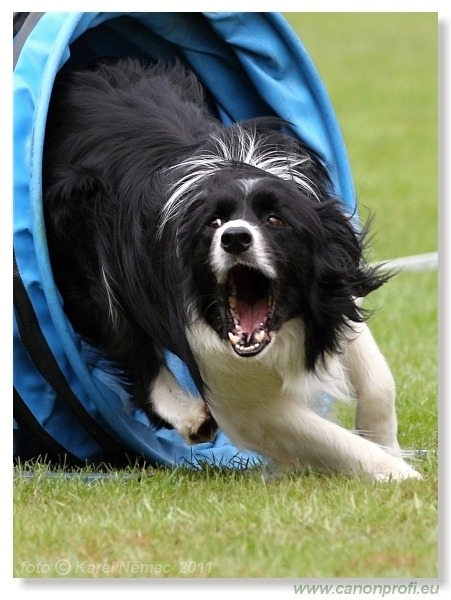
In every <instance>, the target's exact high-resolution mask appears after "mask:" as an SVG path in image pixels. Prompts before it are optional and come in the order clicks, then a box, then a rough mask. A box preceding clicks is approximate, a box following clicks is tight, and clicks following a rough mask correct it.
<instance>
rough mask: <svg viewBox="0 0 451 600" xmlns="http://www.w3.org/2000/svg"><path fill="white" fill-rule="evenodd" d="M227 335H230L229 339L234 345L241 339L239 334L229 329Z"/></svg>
mask: <svg viewBox="0 0 451 600" xmlns="http://www.w3.org/2000/svg"><path fill="white" fill-rule="evenodd" d="M227 335H228V336H229V340H230V342H231V344H232V346H235V345H236V344H238V342H239V341H240V338H239V337H238V336H237V335H235V334H233V333H232V332H231V331H229V332H228V333H227Z"/></svg>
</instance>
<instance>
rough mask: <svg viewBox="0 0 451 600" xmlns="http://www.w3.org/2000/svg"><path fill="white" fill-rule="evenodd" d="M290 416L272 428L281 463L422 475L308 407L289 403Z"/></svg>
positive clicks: (397, 476) (377, 474)
mask: <svg viewBox="0 0 451 600" xmlns="http://www.w3.org/2000/svg"><path fill="white" fill-rule="evenodd" d="M288 414H289V417H290V418H289V419H287V420H286V421H285V420H284V421H283V422H281V421H280V417H279V424H280V425H279V429H278V430H275V431H273V443H272V458H273V459H274V460H275V461H276V462H277V463H279V465H282V468H283V465H285V466H286V467H288V468H290V466H296V465H302V466H311V467H313V468H315V469H319V470H322V471H335V472H339V473H346V474H368V475H372V476H373V477H374V478H375V479H383V480H388V479H393V480H394V481H397V480H402V479H410V478H420V479H421V476H420V475H419V473H417V472H416V471H415V470H414V469H412V467H410V466H409V465H408V464H407V463H405V462H404V461H403V460H402V458H399V457H396V456H392V455H391V454H388V453H387V452H385V451H384V450H383V449H382V448H381V447H380V446H379V445H378V444H375V443H373V442H372V441H370V440H368V439H365V438H363V437H361V436H359V435H356V434H355V433H353V432H351V431H349V430H348V429H345V428H343V427H341V426H340V425H338V424H336V423H332V422H331V421H328V420H327V419H324V418H323V417H321V416H320V415H318V414H316V413H315V412H313V411H312V410H311V409H310V408H308V407H306V406H296V405H295V402H293V403H292V404H291V406H288Z"/></svg>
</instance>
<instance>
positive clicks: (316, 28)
mask: <svg viewBox="0 0 451 600" xmlns="http://www.w3.org/2000/svg"><path fill="white" fill-rule="evenodd" d="M286 16H287V17H288V20H289V22H290V24H291V25H292V26H293V27H294V29H295V30H296V32H297V33H298V35H299V37H300V39H301V40H302V42H303V44H304V45H305V47H306V48H307V50H308V52H309V54H310V57H311V58H312V60H313V62H314V64H315V66H316V67H317V69H318V71H319V73H320V75H321V77H322V79H323V81H324V83H325V85H326V88H327V91H328V93H329V95H330V97H331V100H332V103H333V105H334V108H335V112H336V114H337V118H338V121H339V124H340V127H341V129H342V133H343V137H344V140H345V143H346V147H347V150H348V153H349V158H350V162H351V167H352V173H353V177H354V181H355V187H356V191H357V195H358V198H359V204H360V213H361V216H362V219H365V218H366V216H367V210H366V208H365V207H367V208H369V209H370V210H371V211H374V212H375V215H376V218H375V223H374V225H375V229H376V232H377V236H376V243H375V246H374V254H375V258H377V259H384V258H391V257H394V256H407V255H410V254H419V253H422V252H432V251H435V250H436V249H437V209H438V203H437V185H438V178H437V165H438V161H437V152H438V133H437V131H438V129H437V127H438V112H437V89H438V60H437V42H438V38H437V32H438V30H437V14H436V13H390V14H387V13H335V14H316V13H305V14H302V13H288V14H287V15H286Z"/></svg>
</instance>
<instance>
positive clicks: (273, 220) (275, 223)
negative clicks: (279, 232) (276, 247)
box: [266, 215, 284, 227]
mask: <svg viewBox="0 0 451 600" xmlns="http://www.w3.org/2000/svg"><path fill="white" fill-rule="evenodd" d="M266 221H267V223H268V224H269V225H271V227H281V226H282V225H283V224H284V223H283V221H282V219H280V218H279V217H278V216H277V215H269V217H268V218H267V219H266Z"/></svg>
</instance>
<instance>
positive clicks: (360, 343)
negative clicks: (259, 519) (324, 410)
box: [188, 319, 419, 479]
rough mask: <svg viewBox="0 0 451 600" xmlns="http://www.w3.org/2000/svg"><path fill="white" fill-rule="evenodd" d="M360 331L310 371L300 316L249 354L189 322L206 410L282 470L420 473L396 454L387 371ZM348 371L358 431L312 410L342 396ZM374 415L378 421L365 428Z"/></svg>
mask: <svg viewBox="0 0 451 600" xmlns="http://www.w3.org/2000/svg"><path fill="white" fill-rule="evenodd" d="M358 329H359V332H358V333H357V332H356V335H355V336H354V338H353V339H352V341H349V342H347V343H344V346H343V352H344V353H343V355H340V354H334V355H333V356H331V357H329V359H327V360H326V364H325V365H324V366H323V367H322V368H319V369H318V370H316V371H315V372H314V373H312V372H309V371H307V370H306V369H305V367H304V359H303V342H304V338H303V328H302V322H301V321H300V320H299V319H292V320H291V321H288V322H286V323H285V324H284V325H283V327H282V328H281V329H280V331H279V332H278V333H277V335H276V336H275V337H274V339H273V340H272V342H271V344H270V345H269V346H268V348H266V349H265V350H264V351H263V352H261V353H260V354H258V355H256V356H253V357H246V358H243V357H240V356H237V355H236V354H235V352H234V351H233V349H232V348H231V347H230V346H229V345H228V344H227V343H226V342H224V341H223V340H221V339H220V338H219V337H218V336H217V335H216V334H215V333H214V332H213V331H212V330H211V329H210V328H209V327H208V325H206V324H205V323H203V321H202V320H201V319H198V320H196V321H194V324H193V325H192V326H191V327H190V328H189V331H188V339H189V341H190V344H191V347H192V349H193V352H194V355H195V356H196V359H197V361H198V364H199V367H200V371H201V373H202V376H203V378H204V381H205V383H206V386H207V390H206V399H207V402H208V405H209V407H210V410H211V412H212V414H213V416H214V417H215V419H216V421H217V423H218V425H219V427H220V428H221V429H222V430H223V431H224V432H225V433H226V434H227V435H228V436H229V437H230V438H231V439H232V440H233V441H234V442H235V443H236V444H237V445H239V446H242V447H244V448H248V449H251V450H254V451H256V452H258V453H260V454H261V455H263V456H267V457H270V458H271V459H272V460H273V461H274V462H275V463H276V464H278V465H279V466H280V467H281V468H286V467H288V468H290V469H291V468H293V467H297V466H301V467H302V466H313V467H314V468H316V469H319V470H323V469H324V470H331V469H332V470H335V471H339V472H345V473H362V472H363V473H370V474H372V475H373V476H374V477H376V478H384V479H385V478H389V477H391V478H394V479H404V478H409V477H419V475H418V473H416V471H414V470H413V469H412V468H411V467H410V466H409V465H407V464H406V463H405V462H404V461H403V460H402V459H401V458H400V457H399V446H398V444H397V441H396V418H395V417H394V411H393V398H394V392H393V389H392V385H393V384H392V378H391V374H390V371H389V370H388V368H387V366H386V363H385V361H384V360H383V357H382V356H381V355H380V353H379V350H378V348H377V346H376V344H375V343H374V340H373V338H372V336H371V334H370V333H369V330H368V329H367V328H366V326H365V325H361V326H359V328H358ZM356 331H357V327H356ZM373 355H374V356H373ZM363 356H365V357H366V358H369V357H372V359H373V360H372V361H371V362H373V363H374V364H376V371H375V373H370V372H369V371H367V370H366V369H365V368H364V365H365V364H366V361H365V360H363ZM349 377H350V379H351V381H352V385H351V386H350V387H351V389H353V388H354V389H355V387H356V385H357V387H358V388H359V389H358V390H356V391H357V392H358V395H359V406H360V407H359V410H358V418H357V420H358V421H359V422H360V423H362V425H364V428H362V431H361V433H362V434H363V436H361V435H356V434H355V433H353V432H351V431H349V430H347V429H344V428H343V427H341V426H340V425H338V424H336V423H333V422H331V421H330V420H328V419H326V418H324V417H322V416H320V415H319V414H317V411H316V410H315V408H316V406H315V405H318V404H319V403H320V402H321V399H322V398H324V396H325V395H330V396H332V397H335V398H337V397H340V396H341V397H344V396H347V395H348V394H349V392H348V389H347V381H348V378H349ZM359 411H360V412H359ZM373 421H375V422H376V423H378V427H377V428H376V429H374V428H373V429H370V428H369V427H368V428H367V427H366V425H367V422H368V424H370V423H371V422H373ZM367 438H368V439H367ZM370 440H374V441H370ZM374 442H379V443H374ZM379 444H381V445H382V446H384V448H382V447H381V446H380V445H379Z"/></svg>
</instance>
